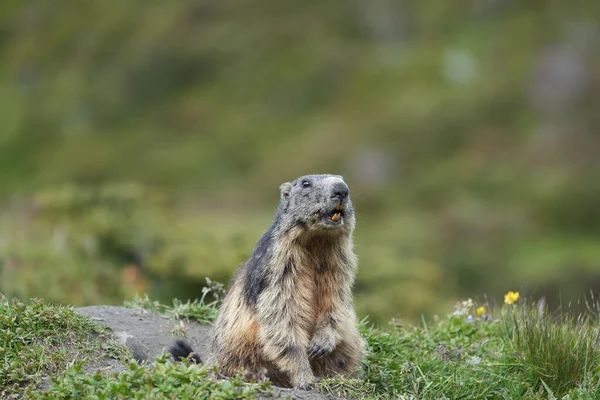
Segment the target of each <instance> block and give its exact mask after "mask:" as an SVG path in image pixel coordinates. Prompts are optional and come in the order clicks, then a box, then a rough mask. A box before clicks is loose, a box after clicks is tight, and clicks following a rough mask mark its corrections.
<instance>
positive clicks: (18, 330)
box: [0, 294, 111, 398]
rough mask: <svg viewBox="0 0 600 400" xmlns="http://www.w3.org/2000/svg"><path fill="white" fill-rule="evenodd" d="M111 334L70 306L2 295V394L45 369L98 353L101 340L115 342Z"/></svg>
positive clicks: (59, 370)
mask: <svg viewBox="0 0 600 400" xmlns="http://www.w3.org/2000/svg"><path fill="white" fill-rule="evenodd" d="M108 333H109V331H107V330H106V329H105V328H103V327H101V326H100V325H97V324H95V323H93V322H92V321H91V320H90V319H88V318H85V317H82V316H81V315H79V314H77V313H76V312H74V311H73V309H72V308H69V307H64V306H60V305H49V304H45V303H44V302H43V301H41V300H37V299H32V300H31V302H30V303H29V304H24V303H21V302H20V301H18V300H16V299H15V300H12V301H7V300H6V298H5V297H4V296H2V295H1V294H0V398H3V396H4V395H6V394H7V393H19V392H21V391H22V390H23V388H24V387H25V386H27V385H29V384H33V385H35V384H37V383H39V382H40V379H41V377H42V376H44V375H46V374H50V375H58V374H61V373H62V372H64V370H65V369H67V368H68V365H70V364H71V363H73V362H75V361H76V360H77V361H79V360H86V359H92V358H95V357H97V356H98V355H99V354H101V353H102V351H103V350H102V344H103V343H109V344H110V343H111V342H110V341H109V340H108Z"/></svg>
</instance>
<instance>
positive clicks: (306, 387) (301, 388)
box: [296, 382, 313, 390]
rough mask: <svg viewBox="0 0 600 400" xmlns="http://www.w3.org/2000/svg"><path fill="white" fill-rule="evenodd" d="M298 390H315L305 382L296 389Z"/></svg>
mask: <svg viewBox="0 0 600 400" xmlns="http://www.w3.org/2000/svg"><path fill="white" fill-rule="evenodd" d="M296 389H298V390H313V385H312V384H311V383H308V382H305V383H301V384H299V385H298V387H297V388H296Z"/></svg>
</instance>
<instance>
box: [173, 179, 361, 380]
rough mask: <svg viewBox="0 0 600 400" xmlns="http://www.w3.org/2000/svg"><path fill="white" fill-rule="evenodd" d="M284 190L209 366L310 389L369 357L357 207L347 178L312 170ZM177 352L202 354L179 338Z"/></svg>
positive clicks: (232, 297) (221, 319)
mask: <svg viewBox="0 0 600 400" xmlns="http://www.w3.org/2000/svg"><path fill="white" fill-rule="evenodd" d="M280 190H281V200H280V203H279V207H278V209H277V213H276V214H275V218H274V220H273V223H272V224H271V226H270V228H269V229H268V230H267V231H266V232H265V233H264V234H263V235H262V237H261V238H260V240H259V241H258V243H257V244H256V246H255V247H254V250H253V251H252V255H251V256H250V258H248V260H247V261H246V262H245V263H244V264H243V265H242V266H241V267H240V268H239V269H238V271H237V273H236V274H235V276H234V278H233V280H232V281H231V287H230V289H229V291H228V293H227V295H226V296H225V298H224V299H223V304H222V306H221V309H220V311H219V316H218V318H217V321H216V323H215V325H214V338H213V342H212V346H211V349H210V356H209V359H208V362H207V364H208V365H216V366H218V367H219V369H220V373H221V374H222V375H224V376H231V375H233V374H235V373H236V372H238V371H240V370H244V371H245V372H246V373H247V374H249V375H250V376H252V377H254V379H261V378H264V377H267V378H269V379H270V380H271V381H272V382H273V383H274V384H275V385H277V386H282V387H294V388H298V389H305V390H308V389H310V388H311V387H312V383H313V382H314V381H315V378H316V377H324V376H332V375H336V374H342V375H348V374H351V373H352V372H354V371H356V370H357V367H358V365H359V363H360V362H361V360H362V357H363V349H364V341H363V339H362V338H361V337H360V335H359V333H358V330H357V320H356V314H355V312H354V303H353V298H352V286H353V283H354V277H355V273H356V269H357V258H356V255H355V254H354V251H353V244H352V233H353V231H354V226H355V216H354V208H353V207H352V202H351V201H350V192H349V189H348V186H347V185H346V183H345V182H344V180H343V178H342V177H341V176H339V175H307V176H303V177H301V178H298V179H296V180H295V181H293V182H286V183H284V184H282V185H281V186H280ZM170 352H171V354H172V355H173V357H174V358H175V359H176V360H178V359H179V357H186V356H188V355H189V354H190V353H192V352H193V351H192V349H191V348H190V347H189V345H187V344H186V343H185V342H183V341H178V342H177V344H176V345H175V346H173V347H171V349H170ZM196 360H199V358H196Z"/></svg>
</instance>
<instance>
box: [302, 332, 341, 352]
mask: <svg viewBox="0 0 600 400" xmlns="http://www.w3.org/2000/svg"><path fill="white" fill-rule="evenodd" d="M334 348H335V341H334V339H333V338H332V337H330V336H326V335H319V334H318V333H317V334H315V336H314V337H313V338H312V340H311V341H310V344H309V345H308V349H307V351H306V352H307V353H308V356H309V357H310V358H315V357H323V356H326V355H327V354H329V353H331V352H332V351H333V349H334Z"/></svg>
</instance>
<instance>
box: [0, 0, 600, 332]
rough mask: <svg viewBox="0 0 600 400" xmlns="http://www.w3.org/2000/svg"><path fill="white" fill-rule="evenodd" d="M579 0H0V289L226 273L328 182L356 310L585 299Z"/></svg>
mask: <svg viewBox="0 0 600 400" xmlns="http://www.w3.org/2000/svg"><path fill="white" fill-rule="evenodd" d="M599 22H600V2H598V1H593V0H588V1H573V2H564V1H559V0H555V1H527V2H525V1H515V0H459V1H452V2H444V1H434V0H425V1H419V2H414V1H408V0H397V1H394V0H372V1H357V0H344V1H342V0H330V1H311V0H305V1H301V2H300V1H292V2H280V1H273V0H262V1H258V0H239V1H235V2H233V1H216V0H197V1H191V0H190V1H184V0H181V1H141V0H138V1H133V0H132V1H117V0H103V1H19V0H5V1H3V2H2V3H1V4H0V202H1V204H2V208H1V211H0V292H2V293H4V294H6V295H9V296H19V297H21V298H26V297H30V296H37V297H44V298H46V299H47V300H51V301H60V302H65V303H71V304H76V305H83V304H100V303H115V304H118V303H121V302H122V301H123V299H131V298H132V296H133V294H134V293H136V292H140V293H142V292H148V293H149V294H150V295H151V297H153V298H157V299H160V300H163V301H168V300H169V299H171V298H172V297H178V298H181V299H186V298H193V297H196V296H199V295H201V288H202V286H203V284H204V278H205V277H207V276H208V277H210V278H211V279H215V280H219V281H222V282H227V281H228V280H229V279H230V277H231V276H232V274H233V272H234V271H235V269H236V268H237V267H238V266H239V265H240V264H241V263H242V262H243V260H244V259H245V257H247V256H248V255H249V253H250V251H251V249H252V246H253V245H254V243H255V242H256V240H257V239H258V237H259V235H260V234H261V233H262V232H263V231H264V230H265V229H266V228H267V227H268V225H269V224H270V222H271V218H272V216H273V213H274V211H275V208H276V205H277V202H278V196H279V194H278V186H279V185H280V184H281V183H282V182H285V181H287V180H290V179H294V178H296V177H297V176H300V175H303V174H307V173H336V174H342V175H344V177H345V179H346V181H347V182H348V183H349V185H350V187H351V190H352V196H353V199H354V203H355V206H356V209H357V229H356V234H355V242H356V252H357V254H358V256H359V259H360V271H359V274H358V280H357V284H356V291H355V293H356V303H357V308H358V312H359V314H360V315H366V314H368V315H370V316H371V318H372V319H373V320H375V321H378V322H386V321H387V320H389V319H390V318H391V317H393V316H395V315H400V317H401V318H403V319H406V320H413V321H414V320H415V319H417V318H419V316H420V315H421V314H425V315H432V314H434V313H445V312H448V311H449V310H450V307H451V305H452V304H453V303H454V302H456V301H457V300H459V299H464V298H466V297H472V296H479V297H482V296H484V295H488V296H490V297H494V298H501V296H502V295H503V294H504V293H505V292H506V291H508V290H524V291H525V292H528V293H530V294H532V295H534V296H546V297H547V299H548V301H549V302H550V303H551V304H552V303H554V304H555V303H556V302H557V301H558V299H559V298H561V299H562V301H563V302H565V301H571V300H575V299H578V298H581V297H582V296H584V295H585V294H588V293H589V291H590V290H592V291H598V290H600V133H599V128H600V28H599V26H600V25H599Z"/></svg>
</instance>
